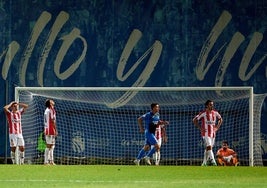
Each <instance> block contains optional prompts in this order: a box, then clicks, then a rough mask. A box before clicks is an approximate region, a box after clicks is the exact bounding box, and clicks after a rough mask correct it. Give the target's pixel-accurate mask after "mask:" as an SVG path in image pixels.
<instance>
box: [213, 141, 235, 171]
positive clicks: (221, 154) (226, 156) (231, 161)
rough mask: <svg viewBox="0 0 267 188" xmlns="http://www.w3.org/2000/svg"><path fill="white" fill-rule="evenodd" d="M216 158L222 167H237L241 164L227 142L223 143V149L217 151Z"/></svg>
mask: <svg viewBox="0 0 267 188" xmlns="http://www.w3.org/2000/svg"><path fill="white" fill-rule="evenodd" d="M216 156H217V163H218V165H220V166H237V165H238V164H239V162H238V159H237V154H236V152H235V151H234V150H233V149H230V148H229V145H228V142H227V141H223V142H222V147H221V148H220V149H219V150H218V151H217V154H216Z"/></svg>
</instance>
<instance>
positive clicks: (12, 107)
mask: <svg viewBox="0 0 267 188" xmlns="http://www.w3.org/2000/svg"><path fill="white" fill-rule="evenodd" d="M20 106H21V107H22V108H20V109H19V107H20ZM27 108H28V105H27V104H24V103H18V102H15V101H13V102H11V103H10V104H7V105H6V106H4V112H5V114H6V117H7V122H8V126H9V142H10V148H11V151H10V155H11V160H12V163H13V164H24V157H25V142H24V139H23V135H22V125H21V115H22V114H23V113H24V112H25V110H26V109H27ZM17 147H18V155H17V156H18V160H16V149H17Z"/></svg>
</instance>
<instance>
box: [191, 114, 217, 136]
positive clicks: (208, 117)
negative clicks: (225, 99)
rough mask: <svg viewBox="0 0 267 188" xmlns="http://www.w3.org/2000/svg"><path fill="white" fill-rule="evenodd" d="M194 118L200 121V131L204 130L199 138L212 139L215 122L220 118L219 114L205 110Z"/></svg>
mask: <svg viewBox="0 0 267 188" xmlns="http://www.w3.org/2000/svg"><path fill="white" fill-rule="evenodd" d="M195 118H196V119H197V120H199V121H201V129H202V130H204V131H202V132H201V136H207V137H211V138H214V137H215V130H214V128H215V126H216V122H217V120H219V119H221V118H222V117H221V115H220V114H219V112H217V111H216V110H212V111H211V112H209V111H207V110H205V111H202V112H200V113H199V114H198V115H197V116H196V117H195Z"/></svg>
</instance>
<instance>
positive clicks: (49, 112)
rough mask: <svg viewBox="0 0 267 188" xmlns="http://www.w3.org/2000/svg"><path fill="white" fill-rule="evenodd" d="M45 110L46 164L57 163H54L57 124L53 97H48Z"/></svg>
mask: <svg viewBox="0 0 267 188" xmlns="http://www.w3.org/2000/svg"><path fill="white" fill-rule="evenodd" d="M45 106H46V109H45V112H44V134H45V140H46V148H45V154H44V164H45V165H49V164H51V165H55V163H54V148H55V143H56V136H57V134H58V133H57V126H56V110H55V108H54V106H55V102H54V101H53V100H51V99H47V100H46V102H45Z"/></svg>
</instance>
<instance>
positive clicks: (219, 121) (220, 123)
mask: <svg viewBox="0 0 267 188" xmlns="http://www.w3.org/2000/svg"><path fill="white" fill-rule="evenodd" d="M222 122H223V120H222V118H221V119H219V120H218V123H217V125H216V127H215V129H216V131H218V130H219V128H220V127H221V125H222Z"/></svg>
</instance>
